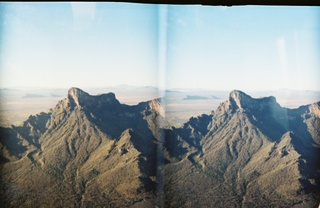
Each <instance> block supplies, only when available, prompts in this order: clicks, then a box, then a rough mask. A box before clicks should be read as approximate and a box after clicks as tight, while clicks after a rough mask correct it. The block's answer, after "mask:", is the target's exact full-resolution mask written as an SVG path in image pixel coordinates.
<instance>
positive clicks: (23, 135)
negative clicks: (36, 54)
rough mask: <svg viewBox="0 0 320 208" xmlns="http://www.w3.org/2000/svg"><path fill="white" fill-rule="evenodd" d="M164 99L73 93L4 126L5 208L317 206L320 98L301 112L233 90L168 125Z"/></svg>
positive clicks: (1, 143)
mask: <svg viewBox="0 0 320 208" xmlns="http://www.w3.org/2000/svg"><path fill="white" fill-rule="evenodd" d="M165 122H166V120H165V110H164V108H163V106H162V100H161V99H154V100H151V101H147V102H141V103H139V104H137V105H125V104H121V103H120V102H119V101H118V100H117V99H116V97H115V94H113V93H108V94H100V95H96V96H92V95H89V94H88V93H86V92H84V91H82V90H81V89H78V88H71V89H70V90H69V91H68V95H67V97H66V98H64V99H62V100H61V101H59V102H58V103H57V105H56V106H55V108H54V109H52V110H51V111H50V112H46V113H40V114H38V115H35V116H30V117H29V118H28V119H27V120H26V121H25V122H24V123H23V124H22V125H20V126H11V127H10V128H4V127H1V129H0V148H1V158H0V159H1V193H0V195H1V204H0V206H1V207H155V206H157V207H317V206H318V205H319V202H320V102H317V103H313V104H309V105H304V106H301V107H299V108H296V109H287V108H283V107H281V106H280V105H279V104H278V103H277V101H276V99H275V97H272V96H271V97H265V98H259V99H254V98H252V97H250V96H249V95H247V94H245V93H243V92H241V91H237V90H235V91H232V92H231V93H230V95H229V98H228V99H227V100H226V101H225V102H222V103H221V104H220V105H219V107H218V108H217V109H216V110H215V111H212V113H211V114H203V115H201V116H199V117H192V118H190V120H189V121H188V122H186V123H185V124H183V125H182V126H181V127H179V128H176V127H171V128H164V126H166V125H164V124H165Z"/></svg>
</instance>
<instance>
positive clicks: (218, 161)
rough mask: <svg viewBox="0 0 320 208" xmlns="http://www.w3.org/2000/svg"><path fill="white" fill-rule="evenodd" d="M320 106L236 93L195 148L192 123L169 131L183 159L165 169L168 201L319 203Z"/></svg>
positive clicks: (178, 203) (249, 204) (185, 203)
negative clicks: (295, 105) (295, 106)
mask: <svg viewBox="0 0 320 208" xmlns="http://www.w3.org/2000/svg"><path fill="white" fill-rule="evenodd" d="M318 112H319V103H316V104H312V105H309V106H302V107H300V108H299V109H293V110H291V109H286V108H282V107H281V106H280V105H279V104H278V103H277V102H276V100H275V98H274V97H267V98H261V99H254V98H251V97H250V96H248V95H246V94H245V93H243V92H241V91H232V92H231V93H230V97H229V99H228V100H227V101H226V102H224V103H222V104H221V105H220V106H219V107H218V108H217V110H216V111H215V112H214V114H213V116H212V120H211V121H210V123H209V124H207V123H206V125H204V126H202V127H203V128H204V127H207V128H206V129H204V131H202V132H203V133H202V134H199V132H196V133H193V134H192V135H193V137H197V140H198V141H199V142H198V143H199V144H200V145H199V147H201V148H198V151H194V152H195V154H189V155H188V154H187V153H190V150H191V151H193V150H192V148H191V147H190V146H188V145H186V144H190V142H189V141H188V139H184V135H185V133H184V132H185V131H187V129H188V128H189V126H185V127H187V128H183V129H180V130H179V131H177V130H176V129H173V130H172V131H169V133H168V134H169V135H170V137H168V138H171V141H178V142H176V145H175V147H171V149H172V150H173V152H174V153H176V154H177V155H176V158H180V160H176V161H175V162H172V163H170V164H168V165H167V166H166V169H165V172H164V174H165V178H166V181H165V182H166V183H165V188H166V189H165V192H166V193H167V194H166V204H167V206H170V207H181V206H187V207H194V206H197V207H199V206H200V207H201V206H203V207H266V206H277V207H291V206H294V205H297V206H298V205H301V206H310V207H315V206H317V205H318V204H319V178H320V177H319V170H320V168H319V164H320V163H319V158H320V152H319V129H320V126H319V120H320V118H319V114H318ZM187 138H192V136H187ZM189 140H190V139H189ZM171 143H174V142H171ZM179 148H180V149H179ZM174 150H175V151H174ZM174 153H171V155H175V154H174ZM179 153H180V154H179ZM171 161H173V160H171ZM181 178H183V180H181ZM174 193H181V194H174Z"/></svg>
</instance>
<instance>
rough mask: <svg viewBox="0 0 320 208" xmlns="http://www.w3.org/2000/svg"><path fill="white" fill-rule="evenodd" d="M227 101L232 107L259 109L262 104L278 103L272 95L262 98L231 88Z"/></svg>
mask: <svg viewBox="0 0 320 208" xmlns="http://www.w3.org/2000/svg"><path fill="white" fill-rule="evenodd" d="M229 102H230V103H231V105H232V106H233V107H234V108H239V109H255V108H259V109H261V106H264V105H270V104H271V105H272V106H273V105H279V104H278V103H277V101H276V98H275V97H273V96H269V97H264V98H252V97H251V96H249V95H247V94H246V93H244V92H242V91H240V90H233V91H232V92H231V93H230V95H229Z"/></svg>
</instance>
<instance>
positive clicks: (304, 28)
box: [0, 2, 320, 92]
mask: <svg viewBox="0 0 320 208" xmlns="http://www.w3.org/2000/svg"><path fill="white" fill-rule="evenodd" d="M0 11H1V15H0V18H1V20H0V21H1V22H0V27H1V39H0V43H1V63H0V68H1V70H0V74H1V78H0V88H18V87H19V86H20V87H21V86H24V87H27V88H28V87H31V88H33V87H35V88H70V87H73V86H74V87H79V88H81V89H88V88H104V87H112V86H119V85H128V86H137V87H139V86H152V87H158V88H161V89H164V90H170V89H179V88H180V89H181V88H186V89H209V90H220V91H221V90H222V91H231V90H233V89H239V90H242V91H244V92H246V91H266V90H278V89H292V90H312V91H319V90H320V84H319V83H320V78H319V77H320V70H319V68H320V60H319V59H318V57H319V54H320V44H319V37H320V26H319V20H320V15H319V14H320V7H289V6H281V7H276V6H239V7H231V8H230V7H222V6H201V5H157V4H138V3H112V2H107V3H106V2H104V3H101V2H98V3H68V2H59V3H19V2H15V3H1V4H0ZM270 14H272V15H270Z"/></svg>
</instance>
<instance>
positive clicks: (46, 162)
mask: <svg viewBox="0 0 320 208" xmlns="http://www.w3.org/2000/svg"><path fill="white" fill-rule="evenodd" d="M162 113H163V112H162V111H161V107H160V104H159V100H153V101H150V102H144V103H140V104H138V105H136V106H127V105H124V104H120V103H119V101H118V100H116V98H115V95H114V94H113V93H109V94H102V95H98V96H91V95H89V94H87V93H86V92H84V91H82V90H80V89H77V88H71V89H70V90H69V92H68V97H67V98H65V99H63V100H61V101H60V102H59V103H58V104H57V105H56V107H55V108H54V109H53V111H52V112H51V113H49V114H40V115H39V116H35V117H30V118H29V119H28V120H27V121H26V122H25V123H24V125H23V126H22V127H13V128H12V129H2V131H1V132H2V135H1V144H2V149H3V151H2V155H3V158H4V159H3V160H4V161H5V162H6V163H4V164H3V168H2V169H3V171H2V173H1V175H2V181H3V183H2V188H3V190H4V192H5V194H6V195H5V196H6V199H7V200H6V201H7V202H8V203H10V204H11V205H12V206H35V205H37V206H47V205H48V204H56V205H57V207H59V206H62V207H87V206H88V205H89V204H90V206H91V204H92V203H93V202H94V203H95V205H96V206H98V205H101V206H102V205H106V204H108V205H110V206H116V207H122V206H129V205H132V204H135V203H140V204H142V205H143V206H144V205H146V206H147V205H152V204H154V203H155V201H154V200H155V193H154V192H153V191H154V189H155V188H154V187H155V184H156V181H155V176H156V165H155V164H156V161H155V160H156V157H157V146H156V142H157V140H158V138H157V137H158V135H157V132H158V130H157V129H156V126H157V124H156V122H157V120H158V119H159V117H161V114H162ZM37 119H38V120H39V122H37ZM40 120H41V121H40ZM10 143H13V144H12V145H10ZM8 144H9V145H8ZM8 161H12V162H8ZM17 187H18V188H19V190H20V191H16V190H15V189H16V188H17Z"/></svg>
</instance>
